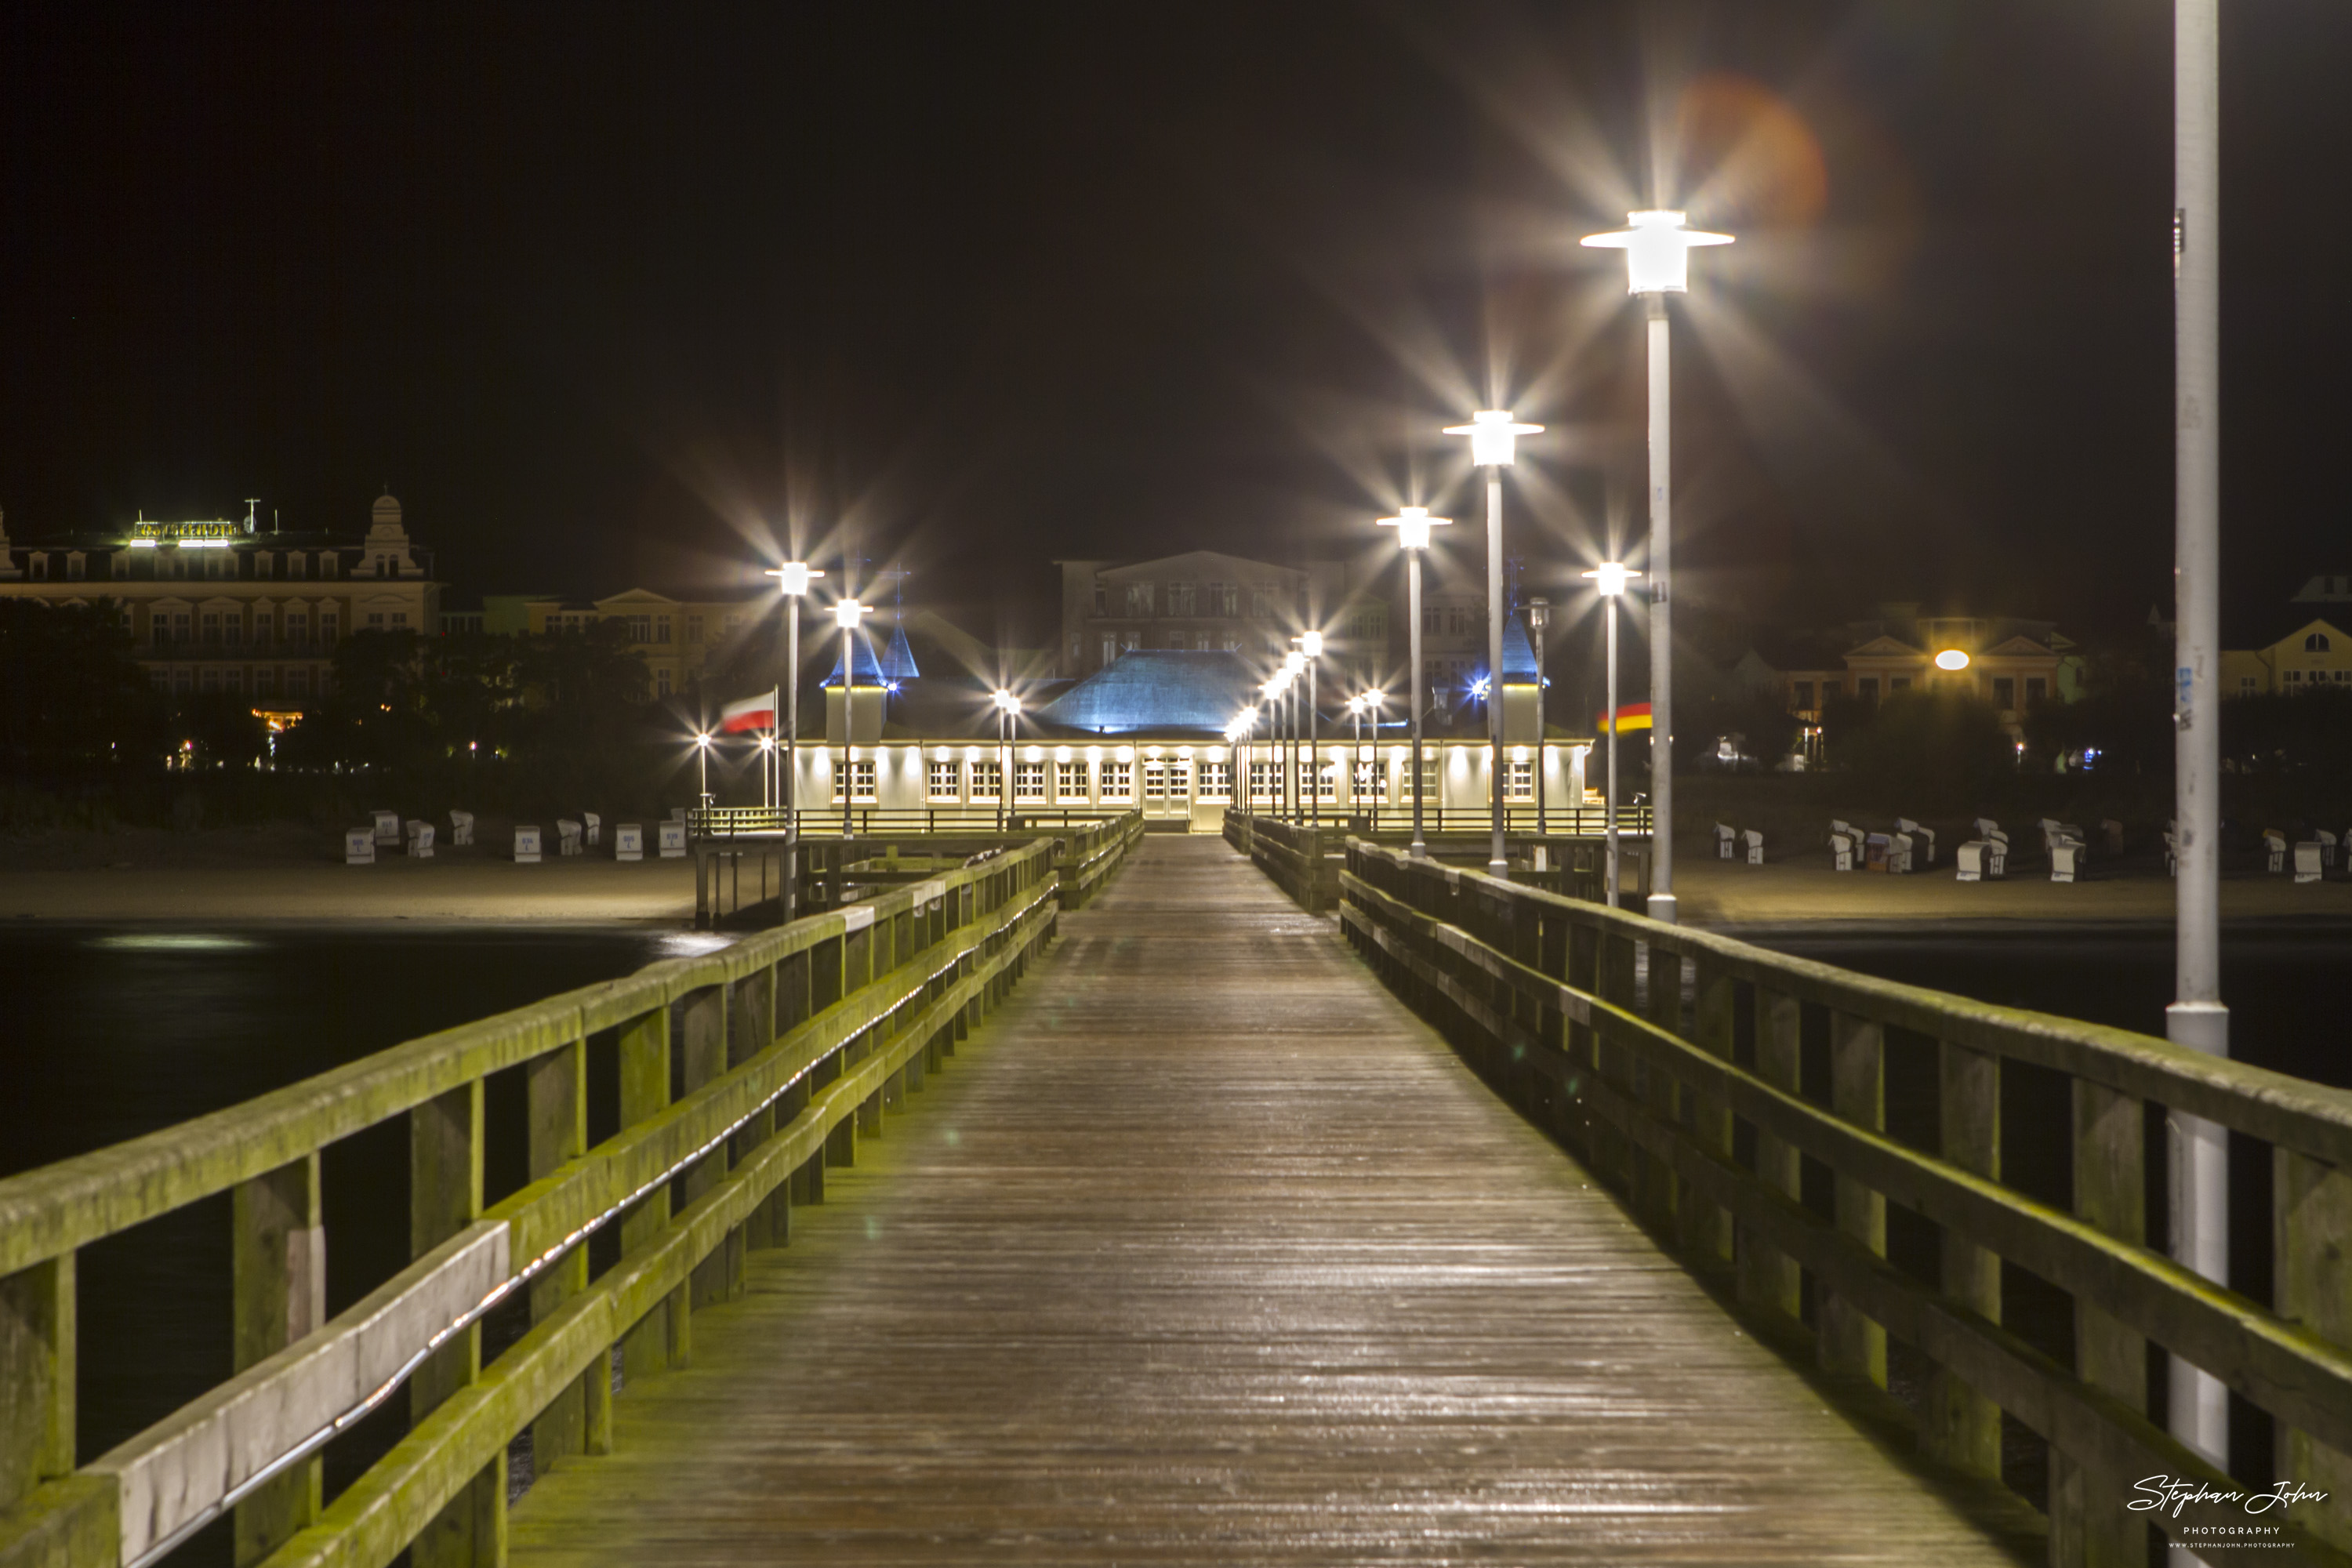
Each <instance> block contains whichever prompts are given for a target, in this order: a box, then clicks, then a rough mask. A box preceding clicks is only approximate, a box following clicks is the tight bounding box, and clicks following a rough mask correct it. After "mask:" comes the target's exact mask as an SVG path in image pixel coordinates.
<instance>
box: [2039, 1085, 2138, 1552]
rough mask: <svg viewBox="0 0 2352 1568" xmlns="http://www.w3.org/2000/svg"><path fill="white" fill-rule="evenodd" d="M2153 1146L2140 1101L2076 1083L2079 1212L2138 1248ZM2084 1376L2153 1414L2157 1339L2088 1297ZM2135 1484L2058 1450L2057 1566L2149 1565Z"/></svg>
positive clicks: (2054, 1491)
mask: <svg viewBox="0 0 2352 1568" xmlns="http://www.w3.org/2000/svg"><path fill="white" fill-rule="evenodd" d="M2144 1144H2145V1139H2144V1138H2143V1137H2142V1135H2141V1128H2140V1102H2139V1100H2137V1098H2135V1097H2133V1096H2131V1095H2127V1094H2119V1093H2117V1092H2116V1090H2114V1089H2106V1088H2104V1087H2102V1086H2100V1085H2098V1084H2095V1083H2091V1082H2088V1081H2086V1080H2084V1079H2075V1080H2074V1213H2075V1214H2076V1215H2079V1216H2081V1217H2082V1218H2083V1219H2085V1220H2087V1221H2089V1222H2090V1223H2091V1224H2092V1225H2094V1226H2097V1227H2098V1228H2099V1229H2100V1230H2102V1231H2104V1232H2105V1233H2106V1234H2107V1235H2108V1236H2111V1237H2115V1238H2116V1240H2117V1241H2122V1242H2127V1243H2129V1244H2131V1245H2132V1246H2135V1247H2137V1246H2139V1245H2140V1244H2141V1243H2142V1242H2144V1241H2145V1240H2146V1239H2147V1197H2146V1194H2145V1191H2144V1189H2143V1188H2142V1186H2141V1180H2142V1170H2141V1162H2142V1160H2143V1159H2144V1158H2145V1151H2144ZM2074 1372H2075V1375H2076V1376H2078V1377H2080V1378H2081V1379H2082V1380H2083V1381H2084V1382H2085V1383H2087V1384H2090V1385H2091V1386H2092V1387H2094V1388H2096V1389H2098V1390H2099V1391H2101V1392H2102V1393H2104V1394H2109V1395H2112V1396H2113V1397H2114V1398H2116V1400H2118V1401H2120V1402H2121V1403H2122V1404H2124V1405H2127V1406H2128V1407H2130V1408H2131V1409H2133V1410H2136V1411H2139V1412H2141V1413H2143V1414H2145V1413H2146V1411H2147V1339H2146V1338H2145V1337H2144V1336H2142V1335H2141V1334H2139V1333H2138V1332H2137V1331H2134V1330H2131V1329H2127V1328H2126V1327H2124V1325H2123V1324H2121V1323H2119V1322H2117V1321H2116V1320H2115V1319H2114V1318H2112V1317H2110V1316H2109V1315H2108V1314H2106V1313H2105V1312H2103V1311H2101V1310H2099V1309H2098V1308H2096V1307H2094V1306H2092V1305H2091V1304H2090V1303H2089V1302H2087V1301H2084V1300H2083V1299H2082V1298H2081V1297H2079V1296H2078V1297H2076V1298H2075V1300H2074ZM2134 1479H2136V1478H2133V1477H2130V1476H2111V1475H2105V1474H2100V1473H2097V1472H2095V1471H2092V1470H2090V1469H2089V1468H2087V1467H2086V1466H2085V1465H2084V1463H2083V1461H2082V1460H2081V1458H2078V1457H2077V1456H2075V1455H2073V1454H2069V1453H2066V1452H2065V1451H2064V1450H2063V1449H2061V1448H2059V1447H2057V1446H2056V1445H2055V1444H2053V1445H2052V1446H2051V1449H2050V1561H2051V1562H2052V1563H2063V1564H2067V1565H2068V1568H2072V1565H2073V1564H2076V1563H2081V1564H2084V1565H2086V1568H2141V1564H2143V1563H2146V1562H2147V1522H2146V1521H2145V1519H2144V1517H2143V1516H2142V1515H2139V1514H2137V1513H2127V1512H2126V1511H2125V1510H2124V1503H2125V1501H2126V1500H2127V1499H2129V1498H2130V1496H2131V1495H2132V1493H2131V1486H2132V1481H2133V1480H2134Z"/></svg>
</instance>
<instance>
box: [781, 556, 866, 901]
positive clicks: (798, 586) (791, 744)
mask: <svg viewBox="0 0 2352 1568" xmlns="http://www.w3.org/2000/svg"><path fill="white" fill-rule="evenodd" d="M768 575H769V576H771V577H773V578H774V579H775V580H776V596H777V598H778V599H779V600H780V601H781V602H782V606H783V612H784V680H783V696H784V714H783V719H784V722H783V725H782V728H783V731H784V760H783V763H782V769H783V771H782V773H779V774H778V775H777V778H778V783H777V788H776V799H777V801H778V802H779V803H780V804H781V805H782V806H783V808H784V919H785V920H787V921H790V920H791V919H792V918H793V903H794V902H795V901H796V900H795V898H794V895H795V894H797V893H798V892H799V890H800V872H801V866H800V859H801V817H800V788H799V780H798V779H797V778H796V777H795V776H794V775H795V774H796V773H798V772H799V770H800V761H801V601H802V600H803V599H804V598H806V597H807V596H808V591H809V583H810V581H811V579H813V578H817V577H822V576H824V573H822V572H819V571H817V570H816V569H815V568H814V567H812V566H811V565H809V563H807V562H805V561H787V562H785V563H783V564H782V566H779V567H776V568H775V569H774V570H773V571H772V572H770V573H769V574H768ZM844 690H847V688H844ZM844 711H846V710H844ZM845 804H846V797H845Z"/></svg>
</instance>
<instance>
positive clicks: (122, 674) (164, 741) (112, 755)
mask: <svg viewBox="0 0 2352 1568" xmlns="http://www.w3.org/2000/svg"><path fill="white" fill-rule="evenodd" d="M0 680H5V685H0V767H5V769H6V771H7V772H8V773H12V774H14V775H15V776H16V777H18V778H24V779H31V780H39V781H42V782H50V783H54V782H62V781H64V780H65V779H68V778H70V777H82V776H87V775H89V774H90V773H93V772H96V771H99V770H103V769H110V768H113V767H117V766H121V765H128V764H142V763H155V762H156V761H158V760H160V759H161V758H162V756H163V753H164V752H167V751H169V750H170V749H171V745H172V741H171V739H170V737H169V734H168V726H167V725H166V724H165V723H164V714H165V703H164V700H163V698H162V697H161V696H160V695H159V694H158V693H157V692H156V691H155V690H154V689H153V688H152V687H151V686H150V685H149V684H148V681H147V679H146V677H145V676H144V675H143V674H142V672H141V670H140V668H139V662H138V660H137V658H134V657H133V656H132V654H131V629H130V626H129V625H128V624H127V623H126V621H125V619H124V617H123V615H122V612H121V607H120V606H119V605H117V604H116V603H115V602H114V601H113V600H110V599H101V600H100V601H99V602H98V603H97V604H95V605H45V604H42V603H40V602H38V601H37V600H32V599H0Z"/></svg>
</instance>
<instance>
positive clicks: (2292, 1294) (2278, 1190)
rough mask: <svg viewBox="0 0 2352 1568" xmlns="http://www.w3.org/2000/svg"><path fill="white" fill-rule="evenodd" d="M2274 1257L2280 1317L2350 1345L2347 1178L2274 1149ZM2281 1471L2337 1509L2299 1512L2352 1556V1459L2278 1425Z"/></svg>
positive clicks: (2351, 1193) (2351, 1211)
mask: <svg viewBox="0 0 2352 1568" xmlns="http://www.w3.org/2000/svg"><path fill="white" fill-rule="evenodd" d="M2272 1169H2273V1181H2272V1186H2273V1194H2274V1198H2273V1235H2274V1237H2275V1243H2276V1245H2275V1252H2274V1256H2275V1258H2276V1259H2277V1261H2276V1262H2275V1263H2274V1264H2273V1268H2274V1269H2275V1270H2276V1273H2277V1295H2278V1313H2279V1316H2280V1317H2282V1318H2284V1319H2285V1320H2286V1321H2289V1322H2291V1323H2295V1324H2298V1325H2300V1326H2301V1327H2302V1328H2304V1329H2305V1330H2307V1331H2310V1332H2312V1333H2315V1334H2317V1335H2318V1336H2319V1337H2320V1338H2321V1339H2324V1340H2326V1341H2327V1342H2330V1343H2332V1344H2334V1345H2336V1346H2337V1347H2338V1348H2339V1349H2341V1348H2342V1347H2345V1346H2352V1247H2347V1245H2346V1238H2347V1237H2352V1171H2346V1170H2345V1169H2343V1168H2342V1167H2341V1166H2335V1165H2326V1164H2322V1163H2320V1162H2318V1161H2317V1160H2314V1159H2312V1158H2310V1157H2309V1156H2308V1155H2305V1154H2298V1153H2296V1152H2294V1150H2292V1149H2288V1148H2284V1147H2274V1148H2273V1152H2272ZM2278 1468H2279V1475H2280V1477H2281V1478H2283V1479H2289V1480H2293V1481H2296V1482H2299V1483H2300V1484H2301V1485H2303V1486H2304V1487H2305V1488H2306V1489H2312V1490H2318V1491H2325V1492H2326V1493H2327V1494H2328V1496H2329V1497H2330V1498H2332V1499H2334V1500H2335V1501H2336V1504H2337V1506H2336V1507H2334V1508H2324V1509H2317V1510H2303V1512H2302V1514H2301V1516H2300V1521H2301V1522H2302V1524H2303V1526H2304V1528H2305V1529H2306V1530H2309V1531H2311V1532H2312V1533H2313V1534H2315V1535H2316V1536H2318V1537H2319V1538H2320V1539H2321V1540H2323V1541H2325V1542H2327V1543H2328V1544H2329V1545H2331V1546H2334V1547H2336V1548H2338V1549H2341V1550H2344V1551H2352V1510H2347V1509H2346V1508H2345V1507H2343V1506H2342V1504H2343V1503H2344V1500H2346V1499H2352V1456H2347V1454H2345V1453H2344V1452H2343V1451H2342V1450H2341V1449H2338V1448H2334V1447H2329V1446H2328V1445H2327V1444H2326V1443H2323V1442H2321V1441H2319V1440H2318V1439H2317V1438H2316V1437H2314V1436H2311V1435H2310V1434H2309V1433H2307V1432H2303V1431H2298V1430H2297V1429H2295V1428H2294V1427H2293V1426H2288V1425H2286V1424H2285V1423H2284V1422H2281V1423H2279V1426H2278Z"/></svg>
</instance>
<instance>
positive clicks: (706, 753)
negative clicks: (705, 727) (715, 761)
mask: <svg viewBox="0 0 2352 1568" xmlns="http://www.w3.org/2000/svg"><path fill="white" fill-rule="evenodd" d="M694 760H695V763H697V765H698V769H699V771H700V775H701V781H702V782H701V789H700V794H701V795H702V809H703V810H705V811H708V810H709V809H710V737H709V735H707V734H704V735H697V736H696V737H695V738H694Z"/></svg>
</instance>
